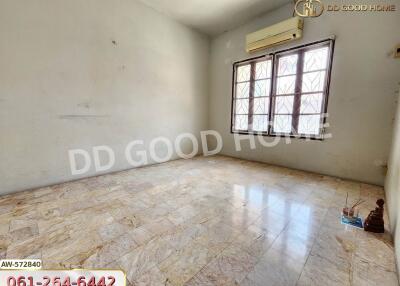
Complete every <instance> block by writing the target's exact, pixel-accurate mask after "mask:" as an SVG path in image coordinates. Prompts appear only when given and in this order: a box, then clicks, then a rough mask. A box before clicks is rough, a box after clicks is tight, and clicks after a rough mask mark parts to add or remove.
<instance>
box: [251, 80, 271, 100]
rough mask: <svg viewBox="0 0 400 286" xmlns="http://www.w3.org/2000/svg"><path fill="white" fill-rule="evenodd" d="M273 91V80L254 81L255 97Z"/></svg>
mask: <svg viewBox="0 0 400 286" xmlns="http://www.w3.org/2000/svg"><path fill="white" fill-rule="evenodd" d="M270 91H271V80H270V79H266V80H257V81H255V83H254V97H260V96H269V93H270Z"/></svg>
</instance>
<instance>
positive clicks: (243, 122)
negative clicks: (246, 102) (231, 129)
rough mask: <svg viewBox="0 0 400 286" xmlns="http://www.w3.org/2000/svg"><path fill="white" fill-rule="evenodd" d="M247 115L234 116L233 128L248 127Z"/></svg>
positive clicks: (242, 128) (241, 128)
mask: <svg viewBox="0 0 400 286" xmlns="http://www.w3.org/2000/svg"><path fill="white" fill-rule="evenodd" d="M248 119H249V117H248V115H236V116H235V130H247V129H248V128H249V124H248Z"/></svg>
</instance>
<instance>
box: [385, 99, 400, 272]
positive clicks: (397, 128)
mask: <svg viewBox="0 0 400 286" xmlns="http://www.w3.org/2000/svg"><path fill="white" fill-rule="evenodd" d="M385 192H386V199H387V202H386V205H387V208H388V211H389V219H390V228H391V231H392V234H393V236H394V241H395V247H396V257H397V258H399V257H400V227H399V223H400V219H399V218H400V212H399V209H398V206H399V203H400V100H397V113H396V120H395V124H394V129H393V140H392V149H391V152H390V158H389V166H388V173H387V177H386V182H385ZM397 265H398V267H399V263H397ZM398 270H399V272H400V268H399V269H398Z"/></svg>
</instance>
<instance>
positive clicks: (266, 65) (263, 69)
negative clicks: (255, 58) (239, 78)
mask: <svg viewBox="0 0 400 286" xmlns="http://www.w3.org/2000/svg"><path fill="white" fill-rule="evenodd" d="M271 72H272V61H271V60H267V61H262V62H258V63H256V80H257V79H266V78H271Z"/></svg>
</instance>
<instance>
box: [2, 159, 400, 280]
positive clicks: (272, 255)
mask: <svg viewBox="0 0 400 286" xmlns="http://www.w3.org/2000/svg"><path fill="white" fill-rule="evenodd" d="M346 193H349V197H350V200H356V199H357V198H358V197H359V196H361V197H362V198H363V199H365V200H366V201H367V203H366V204H364V205H363V208H362V209H361V210H360V213H361V214H362V215H363V216H366V215H367V214H368V212H369V210H371V209H374V208H375V201H376V199H377V198H380V197H383V196H384V194H383V190H382V189H381V188H379V187H375V186H370V185H365V184H359V183H354V182H349V181H343V180H338V179H334V178H330V177H324V176H320V175H315V174H310V173H305V172H300V171H294V170H290V169H285V168H279V167H274V166H269V165H264V164H259V163H254V162H247V161H242V160H237V159H232V158H227V157H221V156H218V157H210V158H204V157H199V158H196V159H194V160H179V161H174V162H169V163H165V164H161V165H157V166H152V167H147V168H141V169H136V170H131V171H126V172H120V173H116V174H112V175H106V176H100V177H97V178H91V179H85V180H81V181H77V182H72V183H66V184H62V185H58V186H53V187H49V188H42V189H38V190H35V191H29V192H23V193H19V194H16V195H10V196H5V197H1V198H0V258H4V257H7V258H26V257H31V258H41V259H42V260H43V262H44V266H45V268H48V269H59V268H111V269H116V268H122V269H123V270H125V271H126V273H127V278H128V279H129V284H130V285H184V284H185V285H260V286H265V285H274V286H275V285H284V286H290V285H398V282H397V275H396V272H395V258H394V251H393V244H392V241H391V238H390V235H389V234H388V233H386V234H383V235H375V234H371V233H366V232H364V231H363V230H358V229H354V228H350V227H346V226H343V225H341V224H340V222H339V212H340V208H341V207H343V205H344V200H345V196H346ZM386 221H387V219H386Z"/></svg>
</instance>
